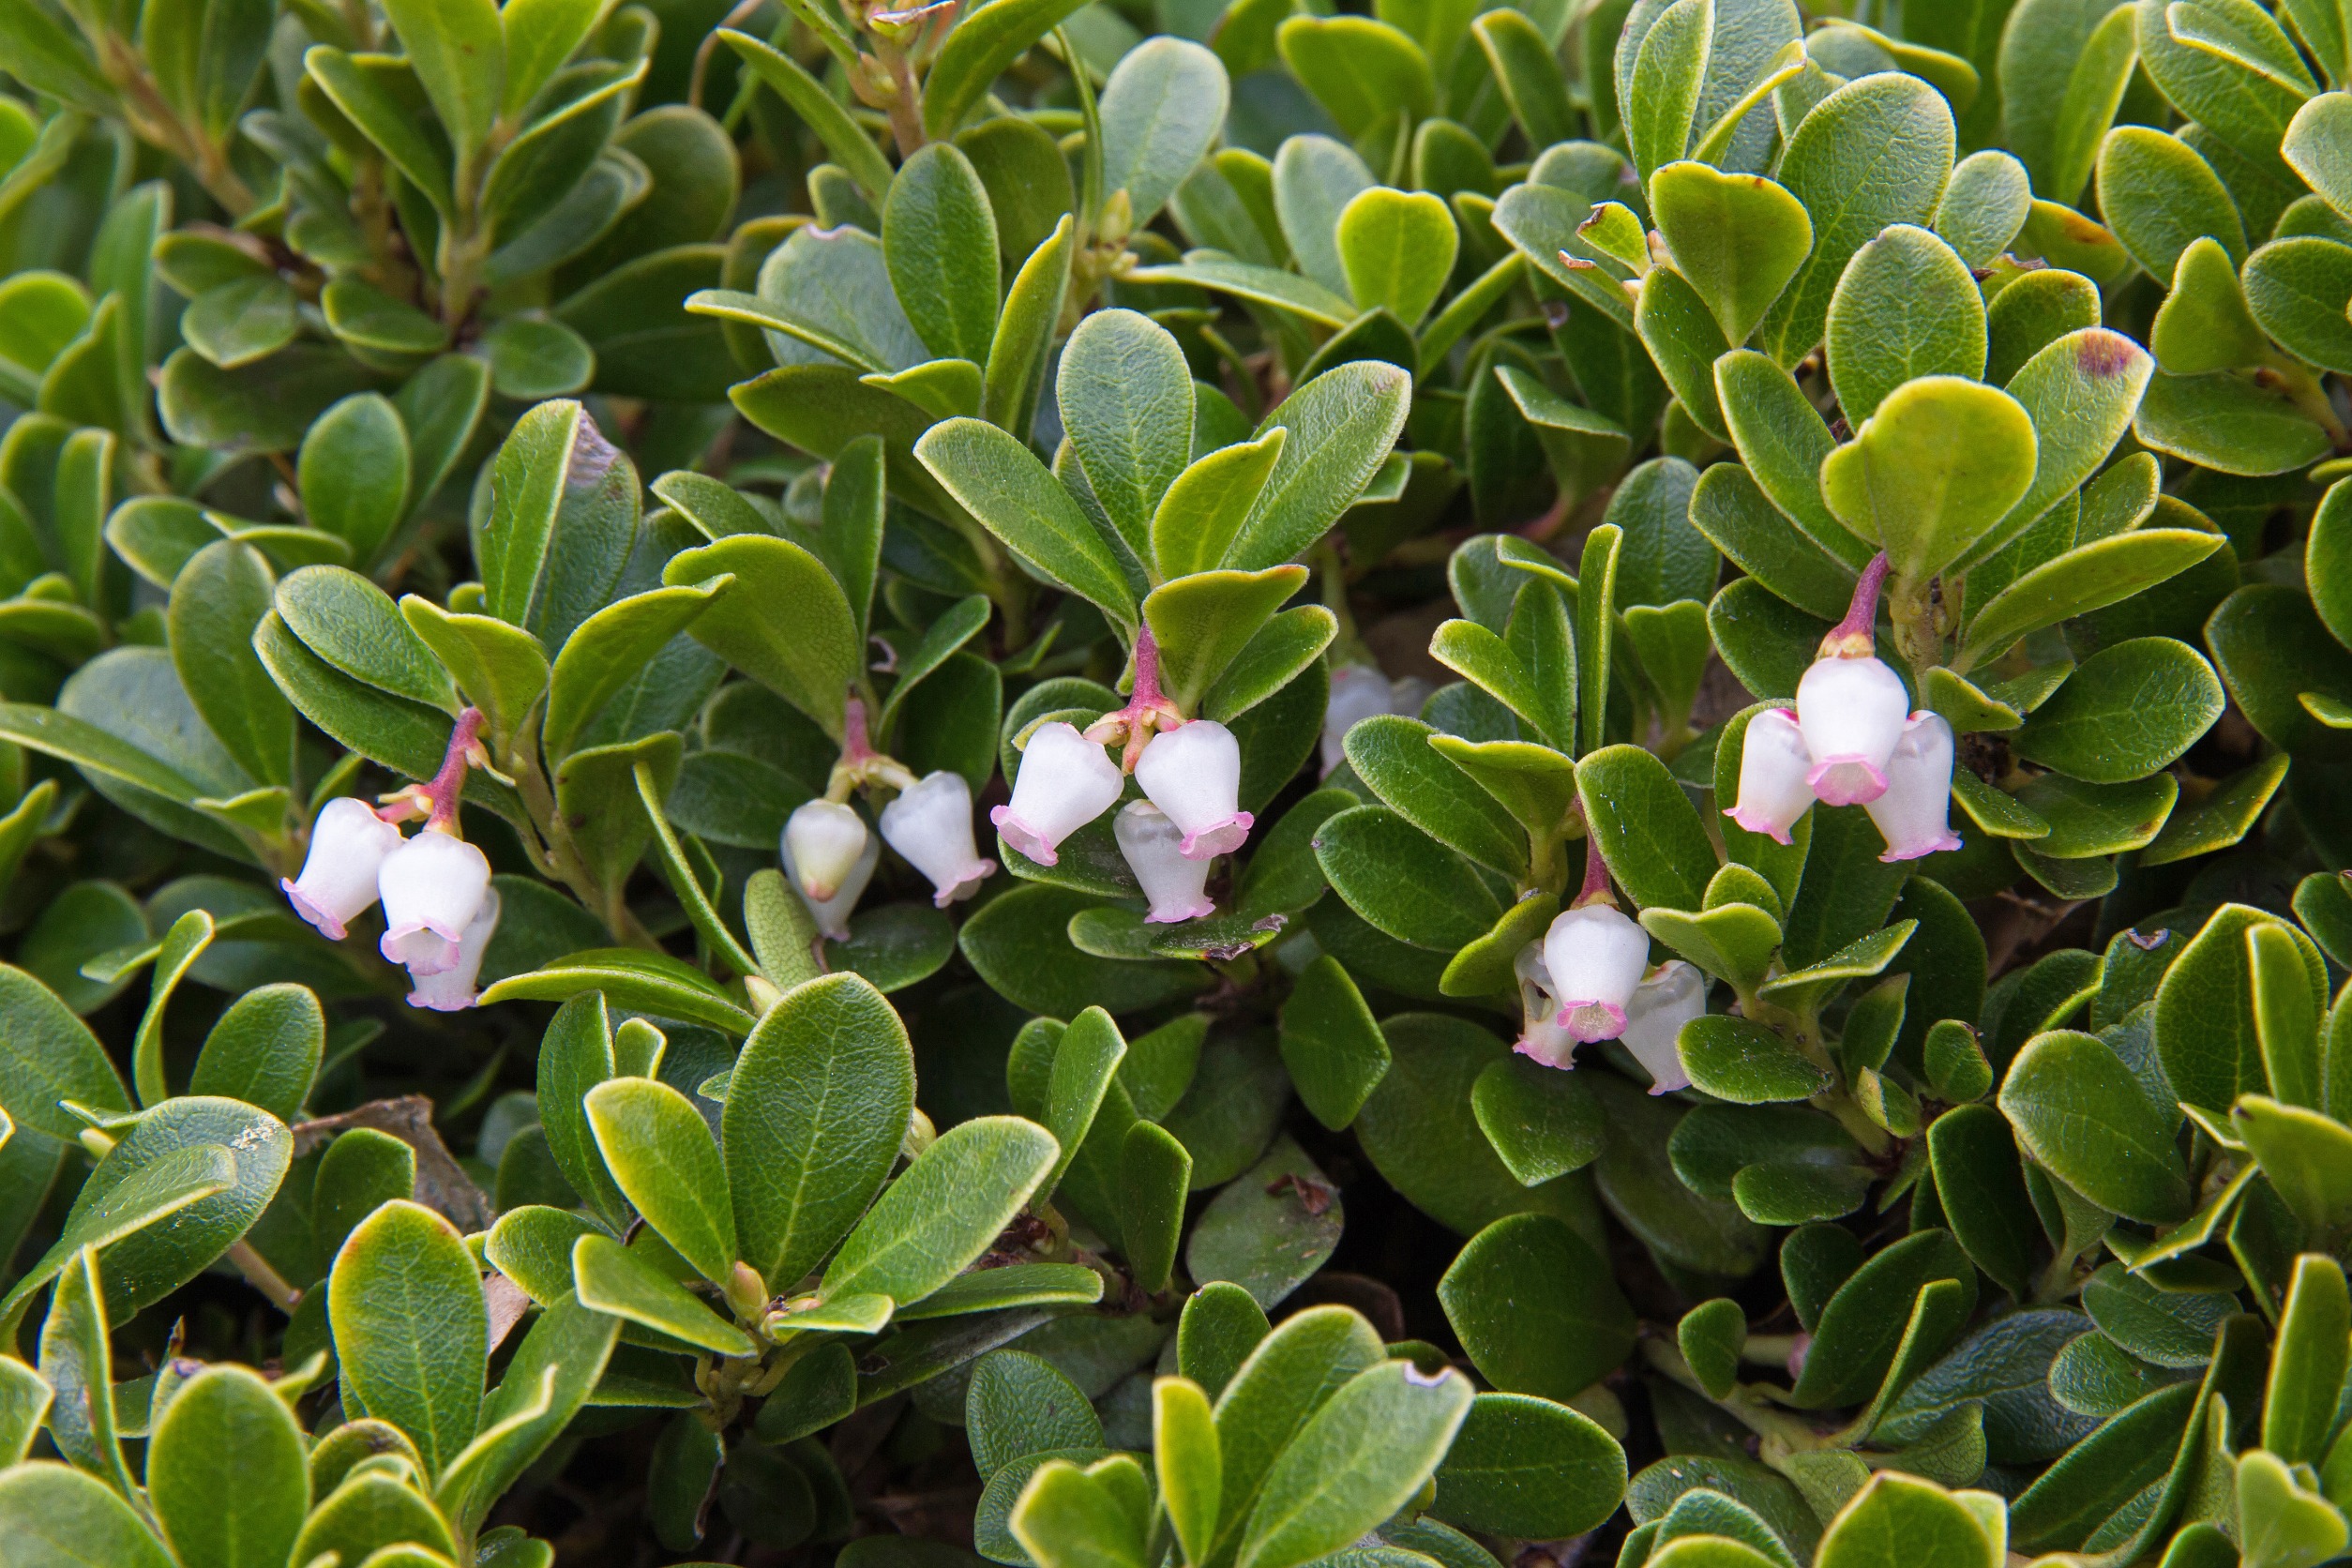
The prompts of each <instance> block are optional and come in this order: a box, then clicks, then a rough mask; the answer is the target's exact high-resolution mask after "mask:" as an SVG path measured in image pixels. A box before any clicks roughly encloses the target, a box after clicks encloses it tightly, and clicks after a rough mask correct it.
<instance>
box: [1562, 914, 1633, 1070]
mask: <svg viewBox="0 0 2352 1568" xmlns="http://www.w3.org/2000/svg"><path fill="white" fill-rule="evenodd" d="M1544 967H1545V969H1546V970H1548V971H1549V972H1550V973H1551V978H1552V986H1551V991H1552V997H1553V999H1554V1000H1555V1001H1557V1002H1558V1003H1560V1011H1559V1013H1558V1014H1556V1015H1555V1016H1554V1018H1553V1021H1554V1022H1555V1023H1557V1024H1559V1025H1560V1027H1561V1028H1562V1029H1565V1030H1566V1031H1567V1032H1568V1033H1569V1035H1570V1036H1571V1037H1572V1038H1574V1039H1576V1040H1580V1041H1584V1042H1587V1043H1590V1042H1591V1041H1594V1040H1614V1039H1616V1038H1617V1037H1618V1035H1620V1034H1621V1033H1624V1029H1625V1006H1626V1003H1629V1002H1631V1001H1632V1000H1633V996H1634V988H1635V987H1636V986H1638V985H1640V984H1641V976H1642V972H1643V971H1644V970H1646V969H1648V968H1649V967H1650V936H1649V933H1647V932H1645V931H1644V930H1643V929H1642V928H1641V927H1639V926H1636V925H1635V924H1634V922H1633V921H1632V920H1631V919H1630V918H1628V917H1627V916H1626V914H1625V912H1623V911H1621V910H1620V909H1618V908H1617V906H1616V905H1614V904H1607V903H1591V904H1587V905H1585V906H1584V907H1583V908H1581V909H1573V910H1570V911H1568V912H1565V913H1564V914H1561V915H1560V916H1559V917H1558V918H1557V919H1555V920H1554V921H1553V922H1552V926H1551V929H1550V930H1548V931H1546V932H1545V933H1544Z"/></svg>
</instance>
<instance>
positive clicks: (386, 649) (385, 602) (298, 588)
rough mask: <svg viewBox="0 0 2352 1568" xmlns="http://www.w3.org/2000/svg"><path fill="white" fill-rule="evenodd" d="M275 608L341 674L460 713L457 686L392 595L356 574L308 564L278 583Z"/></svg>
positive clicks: (446, 710)
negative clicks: (395, 602) (406, 618)
mask: <svg viewBox="0 0 2352 1568" xmlns="http://www.w3.org/2000/svg"><path fill="white" fill-rule="evenodd" d="M276 602H277V610H278V614H279V619H280V620H281V621H282V622H283V623H284V624H285V626H286V629H287V630H289V631H291V632H293V633H294V636H295V637H297V638H299V639H301V641H302V643H303V645H304V646H305V647H307V648H308V649H309V651H310V652H311V653H313V654H316V655H317V656H319V657H320V658H322V659H324V661H325V662H326V663H328V664H330V665H332V666H334V668H335V669H337V670H339V671H341V672H342V673H344V674H346V675H349V676H351V677H352V678H353V679H354V680H356V681H361V682H364V683H366V684H367V685H369V686H373V687H375V688H376V689H377V690H379V691H385V692H390V693H391V694H392V695H394V696H396V697H403V698H406V699H408V700H409V701H412V702H420V703H424V704H426V705H427V706H430V707H435V708H440V709H442V710H444V711H445V712H446V713H449V714H452V715H454V714H455V713H456V712H457V711H458V708H459V706H460V703H459V701H458V694H457V687H456V686H454V685H453V684H452V683H451V681H450V679H449V675H448V672H447V671H445V670H443V669H442V667H441V664H440V662H439V661H438V660H436V659H435V658H434V657H433V655H432V651H431V649H430V648H428V647H427V646H426V645H425V643H424V641H423V640H421V639H420V638H418V637H417V635H416V633H415V630H414V629H413V628H412V627H411V626H409V625H408V623H407V621H406V620H405V619H404V618H403V617H402V616H401V614H400V610H399V608H398V607H397V606H395V605H394V604H393V602H392V598H391V596H389V595H387V594H385V593H384V590H383V589H381V588H378V587H377V586H376V585H375V584H374V583H372V582H370V581H369V580H367V579H366V578H364V577H362V576H360V575H359V574H358V573H357V572H354V571H351V570H348V569H346V568H344V567H341V566H306V567H304V568H303V569H302V570H300V571H298V572H294V573H292V574H291V575H289V576H288V577H287V578H286V579H285V580H283V581H281V582H279V585H278V596H277V601H276ZM257 641H259V637H258V634H257Z"/></svg>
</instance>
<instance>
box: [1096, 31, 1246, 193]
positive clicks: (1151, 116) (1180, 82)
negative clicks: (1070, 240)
mask: <svg viewBox="0 0 2352 1568" xmlns="http://www.w3.org/2000/svg"><path fill="white" fill-rule="evenodd" d="M1230 98H1231V88H1230V86H1229V83H1227V80H1226V74H1225V66H1224V63H1223V62H1222V61H1220V60H1219V59H1218V58H1217V57H1216V56H1215V55H1214V54H1213V53H1210V52H1209V51H1208V50H1206V49H1203V48H1201V47H1200V46H1199V45H1198V44H1195V43H1193V42H1191V41H1190V40H1188V39H1184V38H1147V39H1145V40H1144V41H1143V42H1142V43H1140V44H1138V45H1137V46H1136V47H1135V48H1133V49H1130V50H1129V51H1127V53H1125V54H1124V55H1123V56H1122V57H1121V59H1120V61H1119V64H1118V65H1117V66H1116V67H1114V68H1112V70H1111V73H1110V78H1109V80H1108V82H1106V83H1104V85H1103V96H1102V102H1101V105H1100V111H1099V112H1100V114H1101V117H1102V126H1103V193H1104V195H1105V197H1106V198H1108V197H1109V196H1111V195H1114V194H1116V193H1117V192H1119V191H1122V190H1123V191H1125V192H1126V193H1127V213H1128V221H1129V222H1130V223H1131V224H1132V225H1133V226H1134V227H1135V228H1138V229H1140V228H1142V227H1143V226H1144V225H1145V224H1148V223H1150V222H1151V221H1152V219H1153V218H1155V217H1157V216H1158V215H1159V211H1160V209H1161V208H1162V207H1163V206H1165V205H1167V204H1168V198H1169V197H1170V196H1172V195H1174V194H1175V192H1176V189H1177V188H1178V187H1179V186H1181V185H1183V184H1184V178H1185V176H1186V175H1188V174H1190V173H1192V171H1193V169H1194V166H1195V165H1197V164H1198V163H1199V161H1200V159H1201V158H1203V157H1204V156H1205V155H1206V154H1207V153H1208V151H1209V149H1210V148H1211V147H1212V146H1214V144H1215V143H1216V140H1217V136H1218V133H1219V132H1220V131H1221V130H1222V129H1223V128H1224V125H1225V114H1226V108H1227V105H1228V104H1229V101H1230Z"/></svg>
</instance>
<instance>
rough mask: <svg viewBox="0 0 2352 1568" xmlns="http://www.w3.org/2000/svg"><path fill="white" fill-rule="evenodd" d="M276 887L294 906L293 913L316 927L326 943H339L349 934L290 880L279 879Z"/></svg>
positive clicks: (336, 920)
mask: <svg viewBox="0 0 2352 1568" xmlns="http://www.w3.org/2000/svg"><path fill="white" fill-rule="evenodd" d="M278 886H279V891H281V892H282V893H284V894H285V896H286V899H287V901H288V902H289V903H291V904H293V905H294V912H295V913H297V914H299V915H301V916H302V918H303V919H305V920H308V921H309V923H310V924H311V925H313V926H316V927H318V928H319V934H320V935H321V936H323V937H324V938H326V940H327V941H329V942H340V941H342V940H343V938H344V937H345V936H347V935H349V934H350V933H348V932H346V931H345V930H344V929H343V923H342V922H341V921H339V920H338V919H336V918H335V916H334V915H333V914H331V913H329V912H327V911H325V910H323V909H321V908H320V907H319V906H318V905H316V904H314V903H312V902H311V901H310V899H309V896H308V895H306V894H305V893H304V892H303V891H302V889H300V888H298V887H296V886H295V885H294V882H293V881H292V880H291V879H290V878H286V877H280V878H279V879H278Z"/></svg>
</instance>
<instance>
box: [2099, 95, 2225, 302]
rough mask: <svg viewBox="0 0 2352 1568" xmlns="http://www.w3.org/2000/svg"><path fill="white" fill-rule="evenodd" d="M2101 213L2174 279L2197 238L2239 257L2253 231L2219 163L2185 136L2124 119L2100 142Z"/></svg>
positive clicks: (2138, 253) (2144, 261) (2146, 261)
mask: <svg viewBox="0 0 2352 1568" xmlns="http://www.w3.org/2000/svg"><path fill="white" fill-rule="evenodd" d="M2099 214H2100V217H2101V218H2102V219H2104V220H2105V222H2106V225H2107V227H2108V228H2109V229H2110V230H2111V231H2113V232H2114V234H2115V237H2116V238H2117V239H2118V240H2120V241H2121V242H2122V244H2123V248H2124V249H2126V250H2128V251H2130V252H2131V253H2132V259H2133V261H2135V262H2137V263H2139V264H2140V265H2141V266H2142V267H2144V268H2146V269H2147V270H2148V273H2149V274H2150V275H2151V276H2153V277H2156V278H2160V279H2168V278H2170V277H2172V276H2173V273H2174V270H2175V269H2176V268H2177V267H2178V266H2179V262H2180V256H2181V253H2182V252H2183V251H2185V250H2186V249H2188V248H2189V245H2190V244H2191V242H2193V241H2194V240H2197V239H2210V240H2213V241H2215V242H2216V243H2218V244H2219V245H2220V246H2221V247H2222V249H2223V250H2224V252H2225V253H2226V254H2227V255H2228V257H2229V260H2230V262H2231V264H2233V265H2235V264H2239V263H2242V262H2243V261H2244V260H2245V259H2246V231H2245V227H2244V225H2243V224H2242V223H2241V222H2240V221H2239V216H2238V208H2237V206H2236V205H2235V204H2232V202H2231V201H2230V198H2229V192H2228V190H2227V189H2226V188H2224V186H2223V185H2222V181H2221V178H2220V176H2219V175H2217V174H2215V173H2213V167H2212V165H2211V164H2209V163H2208V162H2206V161H2205V159H2204V158H2200V157H2198V156H2197V153H2196V149H2195V148H2194V147H2192V146H2190V145H2189V144H2188V143H2186V142H2183V141H2182V140H2180V138H2179V137H2177V136H2168V135H2166V134H2165V133H2164V132H2163V131H2161V130H2152V129H2150V128H2148V127H2146V126H2118V127H2116V128H2115V129H2113V130H2111V131H2109V132H2107V138H2106V141H2105V142H2104V143H2103V144H2102V145H2101V147H2100V149H2099Z"/></svg>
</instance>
